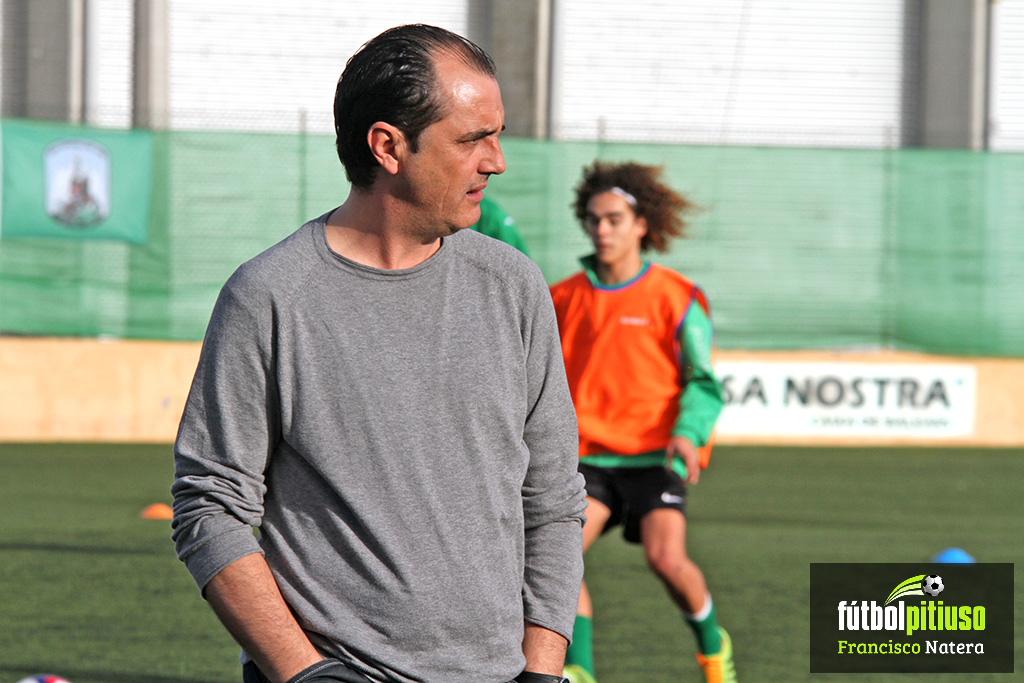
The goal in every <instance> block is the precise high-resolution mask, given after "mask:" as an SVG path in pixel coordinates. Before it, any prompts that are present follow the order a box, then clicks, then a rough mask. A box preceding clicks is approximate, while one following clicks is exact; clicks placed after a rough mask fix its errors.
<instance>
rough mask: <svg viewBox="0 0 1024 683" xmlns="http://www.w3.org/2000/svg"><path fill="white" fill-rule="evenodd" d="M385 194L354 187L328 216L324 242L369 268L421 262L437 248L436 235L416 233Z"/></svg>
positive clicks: (438, 242)
mask: <svg viewBox="0 0 1024 683" xmlns="http://www.w3.org/2000/svg"><path fill="white" fill-rule="evenodd" d="M399 216H400V212H398V211H396V208H395V206H394V203H393V202H392V201H390V200H389V199H388V198H387V197H386V196H380V195H375V194H373V193H368V192H359V191H356V190H353V191H352V193H351V194H350V195H349V197H348V199H347V200H346V201H345V203H344V204H342V205H341V206H340V207H338V208H337V209H335V210H334V212H333V213H331V215H330V216H328V218H327V229H326V230H327V244H328V246H330V248H331V250H332V251H334V252H335V253H337V254H340V255H341V256H344V257H345V258H347V259H349V260H351V261H355V262H356V263H361V264H363V265H364V266H370V267H371V268H380V269H382V270H400V269H405V268H412V267H413V266H417V265H419V264H420V263H423V262H424V261H426V260H427V259H428V258H430V257H431V256H433V255H434V253H435V252H436V251H437V250H438V249H439V248H440V246H441V240H440V238H438V237H433V238H425V237H419V236H416V235H415V234H414V233H412V232H411V231H410V230H409V229H408V226H406V225H404V224H403V221H402V220H401V218H400V217H399Z"/></svg>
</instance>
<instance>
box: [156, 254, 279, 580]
mask: <svg viewBox="0 0 1024 683" xmlns="http://www.w3.org/2000/svg"><path fill="white" fill-rule="evenodd" d="M267 309H269V307H267V306H262V305H261V297H260V294H259V292H258V291H255V288H252V287H247V286H246V285H245V281H244V278H242V277H240V276H239V274H238V273H236V274H235V276H233V277H232V279H231V280H229V281H228V283H227V284H226V285H225V286H224V288H223V290H222V291H221V294H220V296H219V298H218V300H217V303H216V305H215V306H214V311H213V314H212V316H211V319H210V325H209V327H208V329H207V333H206V338H205V339H204V341H203V349H202V353H201V354H200V359H199V365H198V367H197V369H196V374H195V377H194V379H193V381H192V388H191V390H190V392H189V396H188V399H187V401H186V403H185V410H184V413H183V415H182V419H181V424H180V425H179V428H178V437H177V440H176V442H175V446H174V466H175V478H174V483H173V485H172V488H171V492H172V494H173V496H174V519H173V522H172V529H173V531H172V534H171V537H172V539H173V540H174V543H175V547H176V549H177V553H178V557H179V558H180V559H181V560H182V561H183V562H184V563H185V565H186V567H187V568H188V570H189V572H190V573H191V574H192V576H193V578H194V579H195V581H196V583H197V584H198V586H199V588H200V589H203V588H204V587H205V586H206V584H207V582H208V581H209V580H210V579H211V578H213V576H214V575H216V574H217V573H218V572H220V570H222V569H223V568H224V567H226V566H227V565H229V564H231V563H232V562H234V561H235V560H237V559H240V558H241V557H244V556H246V555H250V554H253V553H258V552H261V549H260V546H259V544H258V542H257V541H256V539H255V537H254V535H253V527H258V526H259V525H260V523H261V519H262V515H263V496H264V493H265V490H266V489H265V486H264V480H263V472H264V470H265V468H266V464H267V461H268V459H269V457H270V453H271V451H272V449H273V447H274V444H275V442H276V439H277V434H278V431H279V426H278V424H277V422H276V420H277V418H276V416H277V415H279V411H278V410H277V409H276V407H275V401H276V390H275V385H274V382H273V380H272V374H271V370H272V360H271V359H272V354H271V348H270V339H271V334H270V330H269V327H270V325H269V322H268V321H269V318H270V316H269V315H268V314H265V313H264V310H267Z"/></svg>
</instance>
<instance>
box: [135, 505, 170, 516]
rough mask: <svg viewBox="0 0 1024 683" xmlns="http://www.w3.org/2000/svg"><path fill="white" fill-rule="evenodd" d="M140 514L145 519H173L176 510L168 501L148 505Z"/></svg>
mask: <svg viewBox="0 0 1024 683" xmlns="http://www.w3.org/2000/svg"><path fill="white" fill-rule="evenodd" d="M139 516H140V517H142V518H143V519H171V518H173V517H174V511H173V510H171V506H170V505H167V504H166V503H153V504H152V505H147V506H146V509H145V510H143V511H142V512H141V513H140V515H139Z"/></svg>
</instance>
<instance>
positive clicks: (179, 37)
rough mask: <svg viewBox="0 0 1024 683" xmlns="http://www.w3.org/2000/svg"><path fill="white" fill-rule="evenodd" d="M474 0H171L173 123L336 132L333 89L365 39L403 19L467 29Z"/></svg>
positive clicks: (186, 126) (185, 126)
mask: <svg viewBox="0 0 1024 683" xmlns="http://www.w3.org/2000/svg"><path fill="white" fill-rule="evenodd" d="M467 4H468V0H432V1H431V2H422V1H420V0H377V1H375V2H337V1H335V0H305V1H304V2H301V3H300V2H296V3H290V2H289V3H285V2H276V1H274V0H262V1H253V0H220V1H218V2H215V3H214V2H209V1H208V0H172V2H171V20H170V22H171V28H170V31H171V35H170V42H171V61H170V89H171V119H170V120H171V127H172V128H196V129H245V130H297V129H298V128H299V125H300V122H299V116H300V112H301V111H303V110H304V111H306V112H307V120H306V127H307V129H308V130H310V131H314V132H330V131H333V114H332V108H333V102H334V89H335V85H336V84H337V81H338V76H340V75H341V72H342V69H344V67H345V62H346V60H347V59H348V58H349V57H350V56H351V55H352V53H353V52H355V51H356V50H357V49H358V48H359V46H360V45H362V44H363V43H364V42H366V41H367V40H369V39H370V38H372V37H374V36H375V35H377V34H378V33H380V32H381V31H383V30H385V29H387V28H390V27H391V26H395V25H398V24H405V23H413V22H423V23H430V24H435V25H438V26H442V27H444V28H447V29H450V30H452V31H455V32H456V33H462V34H465V33H466V29H467V25H468V10H467Z"/></svg>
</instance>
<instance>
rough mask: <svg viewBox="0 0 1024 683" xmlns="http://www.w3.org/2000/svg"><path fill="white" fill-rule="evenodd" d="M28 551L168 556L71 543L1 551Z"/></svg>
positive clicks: (17, 545)
mask: <svg viewBox="0 0 1024 683" xmlns="http://www.w3.org/2000/svg"><path fill="white" fill-rule="evenodd" d="M4 550H12V551H13V550H28V551H32V552H45V553H80V554H83V555H166V554H167V552H168V551H165V550H161V549H157V548H153V549H142V548H117V547H113V546H103V545H72V544H70V543H0V551H4Z"/></svg>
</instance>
